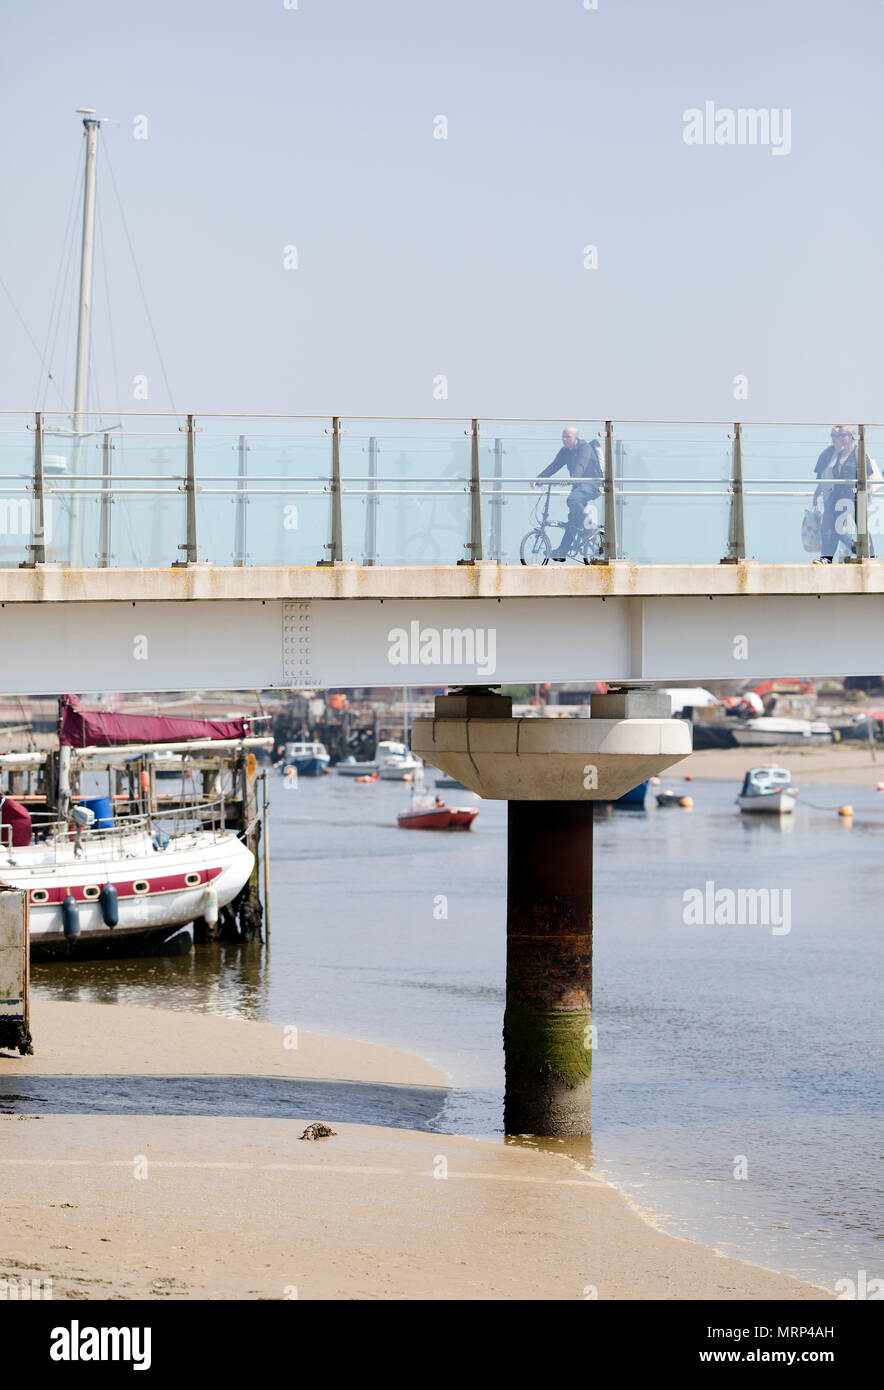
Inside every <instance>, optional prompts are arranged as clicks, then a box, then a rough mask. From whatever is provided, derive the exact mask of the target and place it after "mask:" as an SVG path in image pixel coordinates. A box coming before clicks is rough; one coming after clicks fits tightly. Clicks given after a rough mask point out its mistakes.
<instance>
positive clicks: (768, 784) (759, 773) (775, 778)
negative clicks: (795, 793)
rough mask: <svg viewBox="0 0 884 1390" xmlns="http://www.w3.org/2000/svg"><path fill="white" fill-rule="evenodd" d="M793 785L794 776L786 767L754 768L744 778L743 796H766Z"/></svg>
mask: <svg viewBox="0 0 884 1390" xmlns="http://www.w3.org/2000/svg"><path fill="white" fill-rule="evenodd" d="M791 785H792V774H791V772H787V771H786V769H785V768H784V767H752V768H750V769H749V771H748V772H747V773H746V776H745V777H744V778H743V786H742V790H741V791H740V795H741V796H764V795H765V794H766V793H769V792H778V791H783V790H785V788H787V787H791Z"/></svg>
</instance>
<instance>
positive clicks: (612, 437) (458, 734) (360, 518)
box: [0, 413, 884, 1135]
mask: <svg viewBox="0 0 884 1390" xmlns="http://www.w3.org/2000/svg"><path fill="white" fill-rule="evenodd" d="M75 420H76V428H74V423H75ZM568 425H569V426H575V425H576V427H577V429H578V430H579V436H580V438H581V439H582V440H583V441H584V442H585V443H587V444H590V443H592V442H594V443H595V446H596V447H595V448H594V449H593V451H592V453H593V470H594V471H595V472H597V474H598V478H597V488H596V485H595V484H593V485H592V487H591V491H593V492H597V495H596V496H593V497H591V498H588V499H585V500H586V512H585V515H584V516H583V517H581V524H580V528H579V534H578V533H576V532H572V533H571V535H572V538H573V539H574V541H575V544H573V545H572V547H571V550H570V554H569V555H568V556H567V557H566V560H565V562H564V563H561V564H558V563H556V562H555V559H554V557H552V556H551V552H552V551H553V549H554V548H557V547H558V545H559V544H560V543H561V537H562V535H563V532H564V521H565V515H566V505H565V504H566V502H567V500H568V497H569V496H570V491H569V489H570V486H571V483H570V480H569V481H568V482H566V483H565V491H564V492H562V493H558V494H555V495H556V496H557V497H558V498H559V499H560V500H559V502H558V505H557V506H554V502H553V497H554V489H555V486H556V484H557V482H558V478H557V477H556V476H553V477H552V478H551V479H549V487H547V486H546V485H545V484H544V485H542V486H541V487H540V488H539V489H538V487H537V486H536V484H537V481H538V475H539V474H540V473H541V472H542V471H543V469H544V467H545V466H547V465H548V464H549V463H550V461H551V460H552V459H553V458H554V457H555V456H556V454H557V449H558V437H557V435H558V429H559V428H560V427H559V426H558V425H557V423H554V422H550V421H491V422H485V423H484V424H483V423H481V422H480V421H478V420H475V419H473V420H470V421H439V420H433V421H401V420H400V421H389V420H384V421H379V420H372V421H344V420H342V419H341V418H340V417H337V416H336V417H333V418H332V419H331V420H330V421H327V422H323V421H316V420H303V419H295V418H288V419H285V420H283V419H277V420H267V419H252V420H248V421H246V420H231V419H229V418H227V417H199V419H198V418H197V417H195V416H193V415H188V416H186V417H183V418H181V419H177V418H165V419H162V418H159V417H147V416H139V417H135V418H129V419H116V420H110V419H103V418H102V419H98V418H89V417H85V416H83V415H77V416H76V417H75V418H74V417H68V418H66V419H63V418H53V417H48V416H45V415H43V414H40V413H38V414H37V415H35V416H34V417H33V419H30V420H28V419H25V418H24V417H18V418H17V419H15V420H13V421H12V423H11V424H10V423H9V420H8V418H7V421H6V428H5V429H0V435H2V438H0V643H2V651H3V656H4V664H3V687H4V689H5V690H6V691H7V692H8V693H25V692H41V691H53V692H54V691H57V690H59V689H65V690H74V691H78V692H81V693H86V692H90V691H103V690H108V689H110V690H121V689H125V690H132V691H155V690H176V689H177V690H187V689H193V688H199V689H206V688H217V689H226V688H231V687H234V688H236V687H242V686H249V687H255V686H257V687H272V686H283V687H292V686H294V687H298V688H306V687H314V688H316V687H318V688H321V687H328V686H353V685H382V686H383V685H438V686H454V687H474V688H473V689H468V690H467V691H459V692H457V693H453V694H448V695H440V696H439V697H437V700H436V705H435V711H434V716H433V718H431V719H421V720H418V721H416V724H415V727H414V730H413V740H412V742H413V747H414V748H415V750H416V751H417V752H418V753H420V754H421V756H422V757H423V758H424V759H425V760H426V761H427V762H429V763H430V764H432V765H435V766H438V767H441V768H443V769H445V770H447V771H449V772H450V773H452V774H453V775H455V776H456V777H457V778H458V780H462V781H463V782H464V784H465V785H466V786H467V787H469V788H471V789H472V790H474V791H476V792H477V793H478V794H479V795H481V796H485V797H490V798H494V799H503V800H506V801H507V802H508V831H507V836H508V874H507V1003H506V1011H505V1015H504V1047H505V1055H506V1101H505V1125H506V1129H507V1132H508V1133H511V1134H521V1133H535V1134H547V1135H564V1134H574V1133H576V1134H580V1133H585V1132H587V1130H588V1127H589V1117H590V1080H591V1066H592V1057H591V1047H592V1042H591V1036H592V1025H591V978H592V850H593V816H594V808H593V802H594V801H595V800H600V799H604V798H607V799H610V798H613V797H617V796H619V795H620V794H621V793H622V792H623V791H624V790H626V789H628V788H630V787H632V786H635V785H636V784H637V783H638V782H639V781H641V780H642V779H644V778H646V777H649V776H651V775H654V774H656V773H658V772H662V771H664V770H666V769H667V768H669V767H672V766H674V765H676V764H677V763H678V762H679V761H680V760H681V759H682V758H684V757H685V756H686V755H687V754H688V752H689V751H690V746H691V738H690V730H689V727H688V725H687V724H686V723H685V722H684V721H683V720H673V719H671V718H670V717H669V715H670V710H669V705H668V699H667V697H666V696H664V695H662V694H660V693H657V692H652V691H647V690H641V689H628V688H627V689H626V690H613V691H611V692H609V693H607V694H605V695H601V696H593V699H592V707H591V718H590V719H588V720H568V721H559V720H553V719H543V718H537V719H530V720H521V719H514V718H513V717H512V707H511V701H510V700H509V699H508V698H507V697H505V696H503V695H498V694H494V693H492V692H491V691H489V690H488V689H487V687H489V686H494V685H498V684H501V683H506V684H509V683H521V682H525V681H530V682H533V681H565V680H572V679H596V680H604V681H608V682H610V683H612V684H614V685H621V686H626V687H629V686H642V685H643V684H647V683H649V682H653V681H658V680H664V681H667V682H668V681H674V680H685V679H687V680H708V679H711V678H713V677H743V678H748V677H751V676H761V675H771V674H777V673H786V672H800V673H802V674H806V675H818V676H819V675H828V674H833V675H843V674H847V673H849V674H851V675H863V674H868V675H877V674H878V673H879V671H880V670H881V667H882V665H884V661H882V653H884V570H882V567H881V566H880V564H879V562H878V561H877V560H876V559H874V558H873V555H874V537H875V536H876V534H877V533H878V531H879V530H880V529H881V527H880V522H879V518H878V516H877V510H878V502H877V496H876V481H875V480H876V479H877V478H878V477H879V476H880V475H879V473H878V471H877V468H876V466H875V465H874V463H873V460H874V453H872V452H871V450H872V449H875V448H877V447H878V446H877V444H876V437H877V432H878V430H879V429H880V427H877V426H866V425H859V426H856V427H854V428H853V432H852V433H853V439H854V443H855V453H854V454H853V458H854V463H853V477H852V479H851V476H850V472H849V470H848V471H847V473H846V475H845V474H842V475H841V480H840V482H838V483H835V482H826V483H825V484H824V486H826V487H829V486H831V487H837V488H838V489H839V491H838V492H836V493H835V494H834V495H833V499H832V500H833V501H834V502H835V503H836V505H837V507H838V524H839V527H838V551H839V554H838V555H836V556H835V558H836V559H840V560H843V561H844V563H837V564H829V565H813V564H811V563H810V562H809V560H810V557H809V555H808V554H807V553H806V552H805V551H804V550H803V548H802V544H801V528H802V520H803V518H804V513H805V510H806V509H807V507H808V505H809V504H810V502H811V500H812V497H813V495H814V493H815V491H816V489H817V483H818V479H817V477H816V474H815V473H814V464H815V462H816V459H817V457H818V456H819V454H820V453H821V450H822V448H823V447H825V443H826V433H825V427H823V426H794V427H792V426H789V427H787V426H770V425H768V426H761V425H756V426H748V425H743V424H742V423H736V424H734V425H732V426H724V425H704V426H694V425H691V426H688V425H683V424H682V425H675V424H647V423H646V424H642V425H638V424H635V423H634V422H633V423H628V422H627V423H625V424H621V425H615V423H614V422H612V421H604V422H579V421H577V422H575V421H569V422H568ZM585 456H587V457H588V455H585ZM845 476H846V481H845ZM842 552H843V553H842ZM551 558H552V559H553V562H552V563H549V561H550V559H551ZM569 561H570V562H569Z"/></svg>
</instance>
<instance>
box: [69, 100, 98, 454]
mask: <svg viewBox="0 0 884 1390" xmlns="http://www.w3.org/2000/svg"><path fill="white" fill-rule="evenodd" d="M77 114H78V115H80V116H82V117H83V128H84V129H85V131H86V178H85V184H84V187H83V243H82V249H81V253H80V316H79V319H78V322H77V376H76V384H75V386H74V429H75V430H78V431H79V430H80V429H82V425H83V415H84V414H85V412H86V390H87V387H88V384H89V313H90V310H91V308H92V261H93V249H94V243H95V170H96V164H97V162H98V128H99V125H100V124H101V122H100V121H98V120H97V119H96V117H95V112H94V111H93V110H92V109H91V108H87V107H80V108H79V109H78V112H77Z"/></svg>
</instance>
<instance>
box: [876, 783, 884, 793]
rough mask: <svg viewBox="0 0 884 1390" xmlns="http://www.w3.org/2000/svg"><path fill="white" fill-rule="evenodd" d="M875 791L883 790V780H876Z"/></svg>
mask: <svg viewBox="0 0 884 1390" xmlns="http://www.w3.org/2000/svg"><path fill="white" fill-rule="evenodd" d="M875 791H876V792H884V782H876V783H875Z"/></svg>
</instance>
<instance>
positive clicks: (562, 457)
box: [537, 439, 604, 478]
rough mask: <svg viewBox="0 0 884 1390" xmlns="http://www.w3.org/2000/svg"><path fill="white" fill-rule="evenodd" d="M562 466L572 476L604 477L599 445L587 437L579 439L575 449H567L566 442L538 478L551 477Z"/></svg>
mask: <svg viewBox="0 0 884 1390" xmlns="http://www.w3.org/2000/svg"><path fill="white" fill-rule="evenodd" d="M560 468H567V470H568V472H569V473H570V474H571V477H572V478H602V477H604V474H603V472H602V465H601V461H600V459H599V446H598V444H596V442H595V440H593V442H592V443H588V442H587V440H585V439H578V441H577V443H576V444H575V446H574V448H573V449H566V448H565V446H564V444H563V445H562V447H561V449H560V450H559V452H558V453H557V454H556V456H555V458H554V459H553V461H552V463H550V464H547V466H546V468H544V470H543V472H542V473H538V475H537V476H538V478H551V477H552V475H553V474H554V473H558V471H559V469H560Z"/></svg>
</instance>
